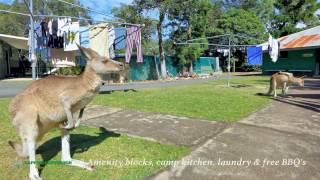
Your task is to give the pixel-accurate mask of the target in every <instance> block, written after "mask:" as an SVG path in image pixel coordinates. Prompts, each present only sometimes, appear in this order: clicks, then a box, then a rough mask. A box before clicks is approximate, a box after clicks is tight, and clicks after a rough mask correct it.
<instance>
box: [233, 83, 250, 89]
mask: <svg viewBox="0 0 320 180" xmlns="http://www.w3.org/2000/svg"><path fill="white" fill-rule="evenodd" d="M231 87H233V88H247V87H252V85H247V84H238V85H231Z"/></svg>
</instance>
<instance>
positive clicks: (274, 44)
mask: <svg viewBox="0 0 320 180" xmlns="http://www.w3.org/2000/svg"><path fill="white" fill-rule="evenodd" d="M268 42H269V55H270V58H271V60H272V62H274V63H275V62H277V60H278V57H279V54H280V53H279V51H280V43H279V41H278V40H277V39H274V38H273V37H272V36H271V35H270V34H269V40H268Z"/></svg>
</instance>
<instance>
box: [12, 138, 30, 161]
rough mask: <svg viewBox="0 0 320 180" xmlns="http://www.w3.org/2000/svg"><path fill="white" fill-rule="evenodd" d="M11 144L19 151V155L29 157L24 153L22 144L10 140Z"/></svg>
mask: <svg viewBox="0 0 320 180" xmlns="http://www.w3.org/2000/svg"><path fill="white" fill-rule="evenodd" d="M8 143H9V145H10V146H11V147H12V148H13V149H14V150H15V151H16V152H17V154H18V156H20V157H22V158H26V157H28V155H27V154H24V153H23V147H22V145H21V144H18V143H16V142H14V141H8Z"/></svg>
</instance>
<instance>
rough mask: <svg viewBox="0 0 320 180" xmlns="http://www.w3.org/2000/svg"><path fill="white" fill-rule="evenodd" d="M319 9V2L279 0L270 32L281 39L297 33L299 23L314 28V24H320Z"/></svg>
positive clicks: (314, 0) (315, 0)
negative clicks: (317, 12)
mask: <svg viewBox="0 0 320 180" xmlns="http://www.w3.org/2000/svg"><path fill="white" fill-rule="evenodd" d="M319 9H320V2H318V1H317V0H299V1H298V0H296V1H288V0H277V1H276V3H275V7H274V15H273V18H272V19H273V20H272V21H271V28H270V31H271V32H272V34H273V35H274V36H276V37H280V36H285V35H288V34H291V33H294V32H297V31H298V30H299V29H298V28H297V25H298V24H299V23H300V24H304V25H306V27H307V28H309V27H311V26H314V25H315V24H314V22H319V17H318V16H317V15H316V14H315V12H316V11H317V10H319Z"/></svg>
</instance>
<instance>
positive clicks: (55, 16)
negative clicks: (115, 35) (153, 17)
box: [0, 9, 145, 27]
mask: <svg viewBox="0 0 320 180" xmlns="http://www.w3.org/2000/svg"><path fill="white" fill-rule="evenodd" d="M0 12H4V13H11V14H17V15H23V16H28V17H30V14H26V13H20V12H15V11H10V10H3V9H0ZM33 16H34V17H52V18H71V19H77V20H84V21H95V22H97V23H102V22H105V23H109V24H118V25H128V26H138V27H144V26H145V25H144V24H133V23H126V22H117V21H106V20H104V21H97V20H94V19H90V18H81V17H74V16H59V15H33Z"/></svg>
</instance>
